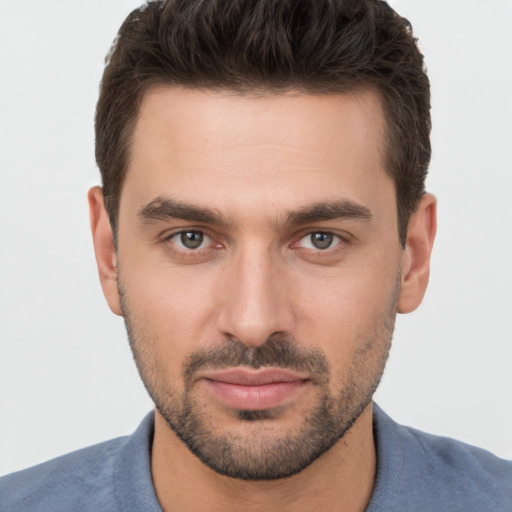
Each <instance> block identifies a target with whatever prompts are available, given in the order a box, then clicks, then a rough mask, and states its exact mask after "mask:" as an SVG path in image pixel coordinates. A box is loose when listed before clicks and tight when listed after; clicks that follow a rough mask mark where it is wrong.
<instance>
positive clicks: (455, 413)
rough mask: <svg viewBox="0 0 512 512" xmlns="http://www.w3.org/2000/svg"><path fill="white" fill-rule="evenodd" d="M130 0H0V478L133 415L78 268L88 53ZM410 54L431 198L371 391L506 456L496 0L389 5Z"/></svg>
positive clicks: (509, 137) (115, 348)
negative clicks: (421, 279) (427, 272)
mask: <svg viewBox="0 0 512 512" xmlns="http://www.w3.org/2000/svg"><path fill="white" fill-rule="evenodd" d="M138 3H139V2H138V1H131V0H124V1H121V0H108V1H105V0H88V1H87V2H84V1H78V0H47V1H44V2H42V1H41V0H24V1H20V0H0V244H1V246H0V344H1V345H0V474H2V473H6V472H9V471H12V470H15V469H20V468H22V467H25V466H28V465H32V464H35V463H37V462H40V461H43V460H45V459H48V458H52V457H54V456H56V455H59V454H62V453H65V452H68V451H70V450H74V449H76V448H80V447H82V446H85V445H88V444H92V443H96V442H99V441H102V440H105V439H108V438H111V437H114V436H118V435H122V434H127V433H130V432H131V431H132V430H133V429H134V428H135V427H136V425H137V424H138V422H139V420H140V419H141V417H142V416H143V414H145V413H146V412H147V411H148V410H149V409H150V407H151V404H150V401H149V399H148V398H147V397H146V394H145V391H144V389H143V386H142V384H141V383H140V381H139V377H138V375H137V373H136V370H135V367H134V364H133V363H132V361H131V354H130V352H129V349H128V344H127V342H126V337H125V332H124V326H123V322H122V320H121V319H119V318H117V317H115V316H114V315H112V314H111V313H110V311H109V310H108V308H107V306H106V303H105V302H104V299H103V296H102V293H101V289H100V286H99V284H98V279H97V275H96V268H95V262H94V257H93V250H92V243H91V237H90V235H89V228H88V213H87V208H86V191H87V189H88V187H89V186H91V185H94V184H97V183H98V182H99V177H98V172H97V170H96V167H95V162H94V156H93V155H94V148H93V112H94V107H95V102H96V95H97V87H98V82H99V79H100V76H101V72H102V67H103V57H104V55H105V53H106V52H107V50H108V48H109V46H110V43H111V41H112V39H113V37H114V35H115V33H116V31H117V28H118V26H119V24H120V23H121V21H122V20H123V19H124V17H125V16H126V15H127V14H128V13H129V11H130V10H131V9H132V8H133V7H135V6H136V5H138ZM391 3H392V5H393V6H394V7H395V8H396V9H397V10H398V11H399V12H401V13H402V14H403V15H405V16H406V17H408V18H409V19H410V21H411V22H412V23H413V25H414V27H415V32H416V35H417V36H418V37H419V38H420V45H421V48H422V50H423V52H424V53H425V55H426V62H427V65H428V69H429V73H430V77H431V81H432V92H433V120H434V131H433V148H434V156H433V161H432V165H431V175H430V178H429V181H428V188H429V190H430V191H432V192H434V193H435V194H436V195H437V197H438V199H439V232H438V239H437V243H436V247H435V251H434V257H433V264H432V268H433V270H432V278H431V285H430V289H429V292H428V293H427V297H426V299H425V301H424V304H423V305H422V306H421V307H420V309H419V311H417V312H416V313H413V314H411V315H408V316H403V317H399V318H398V323H397V328H396V333H395V337H394V347H393V350H392V356H391V359H390V362H389V365H388V369H387V372H386V375H385V378H384V381H383V383H382V386H381V388H380V390H379V391H378V396H377V400H378V401H379V402H380V404H381V405H382V406H383V407H384V408H385V409H386V410H387V411H388V412H389V413H390V414H391V415H393V416H394V417H395V418H396V419H397V420H399V421H401V422H404V423H406V424H412V425H414V426H417V427H419V428H421V429H424V430H427V431H429V432H434V433H439V434H445V435H449V436H453V437H457V438H461V439H463V440H465V441H467V442H470V443H473V444H478V445H481V446H483V447H486V448H488V449H490V450H492V451H494V452H496V453H498V454H500V455H501V456H505V457H509V458H510V457H512V438H511V433H512V405H511V397H512V371H511V363H512V321H511V317H512V200H511V194H512V158H511V153H510V151H511V145H512V68H511V63H512V2H511V1H510V0H486V1H485V2H483V1H482V0H464V1H463V0H429V1H425V0H395V1H392V2H391Z"/></svg>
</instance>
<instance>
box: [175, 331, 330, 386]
mask: <svg viewBox="0 0 512 512" xmlns="http://www.w3.org/2000/svg"><path fill="white" fill-rule="evenodd" d="M236 366H246V367H249V368H254V369H258V368H262V367H276V368H285V369H288V370H292V371H297V372H301V373H302V372H304V373H307V374H308V376H310V377H309V378H310V379H311V381H312V382H313V383H314V384H317V385H322V384H325V383H326V382H327V380H328V375H329V363H328V362H327V358H326V357H325V355H324V354H323V353H322V352H321V351H319V350H316V349H310V348H304V347H301V346H300V345H299V344H298V343H297V342H295V341H294V340H292V339H291V338H290V337H289V336H284V335H277V334H276V335H272V336H270V337H269V338H267V339H266V340H265V342H264V343H262V344H261V345H258V346H250V347H248V346H247V345H245V344H244V343H242V342H241V341H240V340H238V339H236V338H228V339H226V340H225V342H224V343H223V344H222V345H219V346H216V347H212V348H209V349H204V350H197V351H195V352H193V353H192V354H190V356H189V357H188V358H187V359H186V360H185V362H184V364H183V375H184V379H185V383H186V384H187V385H191V384H192V383H193V381H194V380H195V378H196V376H197V374H198V373H199V372H201V371H205V370H218V369H223V368H228V367H236Z"/></svg>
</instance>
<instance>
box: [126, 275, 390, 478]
mask: <svg viewBox="0 0 512 512" xmlns="http://www.w3.org/2000/svg"><path fill="white" fill-rule="evenodd" d="M118 288H119V294H120V298H121V307H122V312H123V316H124V320H125V325H126V329H127V333H128V339H129V342H130V346H131V349H132V352H133V356H134V359H135V363H136V366H137V368H138V371H139V374H140V376H141V378H142V381H143V383H144V385H145V387H146V389H147V391H148V393H149V395H150V396H151V398H152V400H153V402H154V403H155V406H156V408H157V410H158V411H159V413H160V414H161V415H162V417H163V418H164V419H165V421H166V422H167V424H168V426H169V428H170V429H171V430H172V431H173V432H174V433H175V434H176V435H177V436H178V438H179V439H181V441H182V442H183V443H184V444H185V446H186V447H187V448H188V449H189V450H190V451H191V452H192V453H193V454H194V455H196V456H197V457H198V458H199V459H200V460H201V461H202V462H203V463H204V464H206V465H207V466H208V467H210V468H211V469H213V470H214V471H216V472H217V473H219V474H222V475H226V476H229V477H232V478H237V479H242V480H275V479H279V478H285V477H289V476H292V475H294V474H296V473H298V472H300V471H302V470H303V469H305V468H306V467H307V466H309V465H310V464H311V463H313V462H314V461H315V460H317V459H318V458H319V457H320V456H321V455H322V454H323V453H324V452H326V451H327V450H329V449H330V448H331V447H332V446H334V445H335V444H336V442H337V441H338V440H340V439H341V438H342V437H343V436H344V435H345V434H346V433H347V432H348V431H349V430H350V428H351V427H352V425H353V424H354V423H355V422H356V421H357V419H358V418H359V416H360V415H361V414H362V412H363V411H364V410H365V409H366V407H367V406H368V404H369V403H370V402H371V400H372V397H373V394H374V392H375V390H376V389H377V386H378V384H379V382H380V379H381V377H382V374H383V371H384V367H385V364H386V361H387V358H388V354H389V349H390V345H391V338H392V335H393V329H394V322H395V316H396V304H397V300H398V293H399V283H397V286H396V287H395V289H394V290H393V294H392V297H391V300H390V302H389V304H388V306H389V307H388V308H387V310H386V311H384V312H383V313H382V314H381V316H380V318H377V319H376V321H375V325H374V326H373V328H372V329H371V330H370V333H369V335H368V336H367V337H366V339H364V340H363V341H362V342H361V343H360V344H359V345H358V348H357V349H356V350H355V351H354V354H353V358H352V361H351V362H350V364H348V366H347V367H345V368H343V369H342V370H341V371H340V372H338V374H337V375H335V376H333V375H332V374H331V368H330V367H329V364H328V361H327V358H326V357H325V355H324V354H323V353H322V352H321V351H320V350H318V349H311V348H305V347H303V346H302V345H300V344H299V343H297V342H296V341H295V340H293V339H291V338H290V337H289V336H285V335H274V336H271V337H269V338H268V339H267V340H266V341H265V343H263V344H262V345H259V346H256V347H255V346H246V345H244V344H243V343H242V342H241V341H240V340H237V339H234V338H227V339H225V340H224V341H223V342H222V343H221V344H215V346H214V347H212V348H210V349H207V350H206V349H201V350H197V351H195V352H193V353H191V354H190V356H189V357H188V358H187V359H186V360H185V361H184V363H183V365H182V373H181V375H179V376H174V379H175V380H177V379H178V378H181V379H182V382H183V383H184V386H183V392H181V393H179V392H178V391H177V389H176V388H175V387H173V386H172V384H171V377H170V376H169V371H168V369H167V368H166V367H165V366H164V365H162V363H161V360H159V358H158V357H157V356H156V350H155V345H156V344H155V340H153V339H150V338H149V337H148V336H147V334H146V332H145V330H144V328H143V326H142V325H141V322H139V321H138V319H136V318H135V315H134V314H133V313H132V311H131V308H130V304H129V300H128V298H127V296H126V293H125V288H124V286H123V283H122V279H121V277H120V274H118ZM342 342H343V341H342V340H340V343H342ZM239 366H244V367H249V368H255V369H257V368H261V367H278V368H286V369H289V370H291V371H296V372H306V373H307V375H308V376H309V380H310V382H311V384H312V385H313V386H314V392H315V397H316V405H315V406H314V407H311V408H310V410H309V411H308V412H306V414H300V413H298V414H297V417H298V421H297V423H298V424H297V425H296V426H295V427H294V428H293V429H288V430H287V431H286V432H285V433H284V434H283V433H281V434H280V435H277V434H276V430H275V429H274V428H273V427H274V423H275V422H278V421H279V419H280V418H281V417H282V415H284V414H286V410H283V409H282V408H275V409H269V410H257V411H248V410H234V411H232V415H233V416H234V418H233V420H234V421H235V423H236V424H237V426H238V428H235V429H229V428H225V429H223V430H222V428H216V425H217V424H218V422H217V421H216V418H215V417H214V416H212V413H211V411H210V412H209V411H208V405H209V404H208V403H205V402H204V401H201V400H199V399H198V397H197V387H198V386H197V384H198V381H197V379H196V376H197V375H198V374H199V373H200V372H201V371H205V370H212V369H215V370H217V369H222V368H227V367H239ZM334 380H336V381H337V382H341V383H342V385H341V386H338V389H337V390H336V392H333V391H331V388H332V382H333V381H334ZM240 427H242V429H240ZM244 429H250V435H247V432H245V434H243V433H242V431H243V430H244Z"/></svg>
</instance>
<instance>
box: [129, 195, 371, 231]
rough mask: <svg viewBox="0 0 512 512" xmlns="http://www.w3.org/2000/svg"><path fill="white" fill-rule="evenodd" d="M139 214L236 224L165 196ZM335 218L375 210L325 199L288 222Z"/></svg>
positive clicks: (293, 214)
mask: <svg viewBox="0 0 512 512" xmlns="http://www.w3.org/2000/svg"><path fill="white" fill-rule="evenodd" d="M138 216H139V218H141V219H142V220H143V221H145V222H153V221H166V220H169V219H180V220H188V221H191V222H200V223H204V224H214V225H219V226H225V227H226V226H231V225H232V224H234V223H233V222H229V221H228V220H226V219H225V217H223V215H222V214H221V213H220V212H219V211H218V210H215V209H212V208H205V207H202V206H196V205H192V204H189V203H185V202H182V201H178V200H176V199H172V198H169V197H162V196H160V197H157V198H156V199H153V200H152V201H150V202H149V203H147V204H146V205H144V206H142V207H141V208H140V210H139V212H138ZM334 219H354V220H371V219H372V213H371V211H370V210H369V209H368V208H367V207H366V206H363V205H361V204H358V203H356V202H354V201H349V200H346V199H341V200H337V201H322V202H318V203H314V204H312V205H309V206H305V207H303V208H299V209H297V210H295V211H291V212H288V213H287V214H286V215H285V220H284V224H285V225H301V224H308V223H312V222H320V221H326V220H334Z"/></svg>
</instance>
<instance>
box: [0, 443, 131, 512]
mask: <svg viewBox="0 0 512 512" xmlns="http://www.w3.org/2000/svg"><path fill="white" fill-rule="evenodd" d="M126 439H127V438H118V439H114V440H111V441H107V442H105V443H101V444H98V445H95V446H91V447H89V448H84V449H82V450H78V451H76V452H73V453H70V454H67V455H64V456H62V457H58V458H56V459H53V460H51V461H48V462H45V463H43V464H39V465H37V466H34V467H32V468H29V469H26V470H23V471H18V472H16V473H12V474H10V475H7V476H4V477H2V478H0V511H2V512H3V511H4V510H5V511H9V512H11V511H13V512H15V511H18V510H19V511H21V510H23V511H32V510H34V511H39V510H41V511H42V510H52V511H60V510H76V511H79V510H107V509H108V510H115V509H116V506H115V503H114V496H113V492H114V491H113V489H114V466H115V461H116V458H117V454H118V452H119V450H120V448H121V446H122V445H123V444H124V443H125V442H126Z"/></svg>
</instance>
